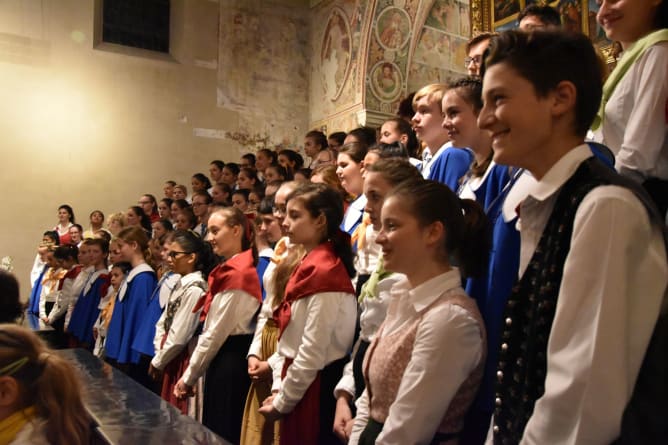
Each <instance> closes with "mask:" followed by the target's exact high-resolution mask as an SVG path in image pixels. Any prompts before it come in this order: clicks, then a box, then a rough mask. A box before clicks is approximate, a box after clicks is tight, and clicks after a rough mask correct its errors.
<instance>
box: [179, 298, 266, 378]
mask: <svg viewBox="0 0 668 445" xmlns="http://www.w3.org/2000/svg"><path fill="white" fill-rule="evenodd" d="M259 306H260V303H259V302H258V301H257V299H256V298H255V297H253V296H252V295H250V294H249V293H248V292H245V291H242V290H240V289H231V290H226V291H223V292H219V293H217V294H216V295H215V296H214V297H213V300H212V301H211V307H210V309H209V313H208V314H207V316H206V320H205V321H204V332H203V333H202V335H200V336H199V340H198V341H197V346H196V347H195V350H194V351H193V353H192V355H191V356H190V364H189V365H188V369H186V372H185V373H184V374H183V381H184V382H185V384H186V385H188V386H194V385H195V382H197V379H198V378H200V377H202V376H203V375H204V373H205V372H206V370H207V368H208V367H209V363H211V360H213V358H214V357H215V356H216V354H217V353H218V350H219V349H220V347H221V346H222V345H223V343H225V340H227V337H229V336H230V335H240V334H252V333H253V332H254V328H255V320H254V318H255V312H256V311H257V309H258V307H259Z"/></svg>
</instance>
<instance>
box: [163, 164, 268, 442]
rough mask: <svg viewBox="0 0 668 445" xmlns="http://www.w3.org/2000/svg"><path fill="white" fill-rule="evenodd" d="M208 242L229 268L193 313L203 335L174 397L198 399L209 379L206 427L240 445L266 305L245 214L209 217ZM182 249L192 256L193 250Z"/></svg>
mask: <svg viewBox="0 0 668 445" xmlns="http://www.w3.org/2000/svg"><path fill="white" fill-rule="evenodd" d="M226 167H227V165H226ZM206 239H207V241H209V242H210V243H211V247H212V248H213V253H215V254H216V255H217V256H218V257H221V258H223V262H221V263H220V264H218V265H217V266H216V267H215V268H214V269H213V270H212V271H211V273H210V274H209V278H208V290H207V292H206V294H205V295H204V296H202V297H201V298H200V299H199V301H198V303H197V304H196V305H195V306H194V308H193V309H192V311H193V312H195V313H197V312H200V321H203V322H204V327H203V332H202V335H200V336H199V339H198V340H197V346H195V349H194V351H193V353H192V355H191V356H190V362H189V364H188V367H187V368H186V370H185V372H184V373H183V375H182V376H181V378H180V379H179V381H178V382H177V383H176V385H175V386H174V391H173V394H174V397H176V398H180V399H182V398H185V397H188V396H192V395H193V393H194V392H193V387H194V386H195V384H196V383H197V380H198V379H199V378H200V377H202V376H203V375H204V374H205V373H206V378H205V380H204V400H203V402H204V411H203V417H202V423H203V424H204V425H205V426H206V427H208V428H210V429H211V430H212V431H214V432H215V433H217V434H219V435H220V436H222V437H223V438H224V439H226V440H227V441H229V442H232V443H239V436H240V432H241V419H242V415H243V409H244V401H245V399H246V394H247V393H248V387H249V386H250V378H249V377H248V372H247V367H246V353H247V352H248V348H249V346H250V344H251V341H252V340H253V332H254V327H255V314H256V313H257V311H258V308H259V307H260V304H261V303H262V293H261V290H260V280H259V278H258V275H257V272H256V270H255V266H256V264H257V251H256V249H255V243H254V240H255V234H254V230H253V224H252V223H251V222H250V221H248V219H247V218H246V216H244V214H243V213H242V212H241V211H240V210H239V209H236V208H234V207H225V208H221V209H219V210H216V211H215V212H214V213H212V214H211V216H210V217H209V222H208V232H207V237H206ZM181 247H183V250H182V251H183V252H188V250H186V249H187V246H181Z"/></svg>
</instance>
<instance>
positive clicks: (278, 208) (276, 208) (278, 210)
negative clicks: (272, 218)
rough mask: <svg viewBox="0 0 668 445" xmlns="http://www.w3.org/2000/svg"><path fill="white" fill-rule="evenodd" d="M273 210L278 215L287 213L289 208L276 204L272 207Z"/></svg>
mask: <svg viewBox="0 0 668 445" xmlns="http://www.w3.org/2000/svg"><path fill="white" fill-rule="evenodd" d="M271 210H272V212H274V213H275V214H277V215H285V214H286V213H287V211H288V208H287V206H286V205H284V204H283V205H276V206H274V207H272V208H271Z"/></svg>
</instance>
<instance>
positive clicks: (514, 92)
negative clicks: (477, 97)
mask: <svg viewBox="0 0 668 445" xmlns="http://www.w3.org/2000/svg"><path fill="white" fill-rule="evenodd" d="M483 100H484V104H485V105H484V106H483V109H482V110H481V111H480V116H479V117H478V125H479V126H480V128H483V129H486V130H489V131H490V132H491V133H492V148H493V149H494V161H495V162H496V163H498V164H504V165H512V166H516V167H524V168H527V169H528V170H529V171H531V172H532V173H534V168H535V161H536V160H537V159H539V158H540V157H541V156H537V155H538V154H539V153H540V152H541V149H543V148H544V147H545V146H547V142H548V141H549V140H550V137H551V134H552V126H553V124H552V115H551V110H550V100H549V97H546V98H541V97H538V96H537V95H536V92H535V89H534V87H533V85H532V84H531V83H530V82H529V81H528V80H527V79H525V78H524V77H522V76H520V75H519V74H518V73H517V71H516V70H515V69H514V68H512V67H511V66H510V65H508V64H506V63H499V64H495V65H492V66H491V67H489V69H487V70H486V72H485V81H484V82H483Z"/></svg>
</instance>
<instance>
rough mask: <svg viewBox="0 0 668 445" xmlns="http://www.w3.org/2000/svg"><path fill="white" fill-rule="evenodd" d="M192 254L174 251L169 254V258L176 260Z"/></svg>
mask: <svg viewBox="0 0 668 445" xmlns="http://www.w3.org/2000/svg"><path fill="white" fill-rule="evenodd" d="M191 253H192V252H179V251H176V250H172V251H171V252H167V256H168V257H170V258H171V259H174V258H176V257H177V256H179V255H190V254H191Z"/></svg>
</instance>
